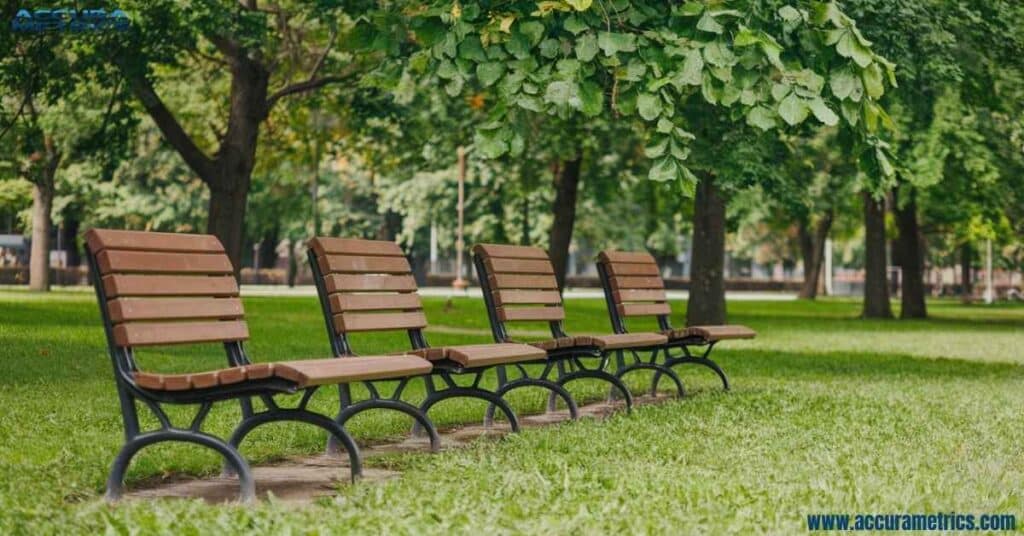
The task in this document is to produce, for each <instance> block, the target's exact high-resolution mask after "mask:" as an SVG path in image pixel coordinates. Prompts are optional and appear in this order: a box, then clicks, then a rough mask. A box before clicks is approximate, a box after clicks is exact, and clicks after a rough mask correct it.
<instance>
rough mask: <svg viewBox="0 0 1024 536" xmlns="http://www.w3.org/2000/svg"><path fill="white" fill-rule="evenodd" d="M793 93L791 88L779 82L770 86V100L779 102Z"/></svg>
mask: <svg viewBox="0 0 1024 536" xmlns="http://www.w3.org/2000/svg"><path fill="white" fill-rule="evenodd" d="M792 92H793V87H792V86H790V85H789V84H787V83H785V82H779V83H778V84H775V85H773V86H772V98H773V99H775V100H777V101H781V100H782V99H784V98H786V95H789V94H790V93H792Z"/></svg>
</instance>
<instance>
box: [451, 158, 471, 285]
mask: <svg viewBox="0 0 1024 536" xmlns="http://www.w3.org/2000/svg"><path fill="white" fill-rule="evenodd" d="M456 154H457V155H458V159H459V204H458V213H459V225H458V228H457V230H456V234H455V280H454V281H452V288H454V289H455V290H465V289H466V287H467V286H469V284H468V283H466V280H465V279H463V278H462V252H463V250H464V249H465V248H466V244H465V241H464V239H463V227H462V225H463V216H464V213H465V205H466V148H465V147H462V146H460V147H459V148H458V149H457V153H456Z"/></svg>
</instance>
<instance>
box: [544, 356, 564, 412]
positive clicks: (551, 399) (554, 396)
mask: <svg viewBox="0 0 1024 536" xmlns="http://www.w3.org/2000/svg"><path fill="white" fill-rule="evenodd" d="M555 366H556V367H558V377H559V378H562V376H565V374H566V370H565V361H564V360H561V359H559V360H558V361H557V362H556V363H555ZM545 376H547V374H545ZM555 383H558V382H555ZM557 410H558V393H556V392H554V391H552V392H551V394H549V395H548V407H547V412H548V413H554V412H555V411H557Z"/></svg>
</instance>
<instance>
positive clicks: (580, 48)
mask: <svg viewBox="0 0 1024 536" xmlns="http://www.w3.org/2000/svg"><path fill="white" fill-rule="evenodd" d="M596 55H597V37H595V36H594V34H592V33H588V34H586V35H584V36H583V37H580V38H579V39H577V40H576V58H577V59H578V60H580V61H583V62H587V61H590V60H592V59H594V56H596Z"/></svg>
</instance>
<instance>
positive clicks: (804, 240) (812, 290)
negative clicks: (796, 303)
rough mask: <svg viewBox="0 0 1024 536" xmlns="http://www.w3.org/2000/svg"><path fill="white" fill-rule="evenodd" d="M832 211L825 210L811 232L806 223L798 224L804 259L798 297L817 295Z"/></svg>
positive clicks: (813, 297)
mask: <svg viewBox="0 0 1024 536" xmlns="http://www.w3.org/2000/svg"><path fill="white" fill-rule="evenodd" d="M832 219H833V213H832V211H828V212H826V213H825V214H824V215H823V216H822V217H821V219H820V220H818V224H817V225H815V227H814V232H813V233H811V231H810V229H808V224H807V223H804V222H801V224H800V252H801V253H802V255H803V261H804V282H803V285H802V286H801V287H800V295H799V298H800V299H804V300H813V299H815V298H817V297H818V288H819V287H820V286H821V285H820V284H819V283H820V282H821V267H822V265H823V264H824V260H825V240H827V239H828V233H829V231H830V230H831V229H832Z"/></svg>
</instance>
